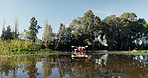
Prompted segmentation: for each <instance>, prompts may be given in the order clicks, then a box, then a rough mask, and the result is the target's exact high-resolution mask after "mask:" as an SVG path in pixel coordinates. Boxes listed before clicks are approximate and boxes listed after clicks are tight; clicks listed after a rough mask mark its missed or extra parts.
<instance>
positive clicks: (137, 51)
mask: <svg viewBox="0 0 148 78" xmlns="http://www.w3.org/2000/svg"><path fill="white" fill-rule="evenodd" d="M123 53H148V50H132V51H123Z"/></svg>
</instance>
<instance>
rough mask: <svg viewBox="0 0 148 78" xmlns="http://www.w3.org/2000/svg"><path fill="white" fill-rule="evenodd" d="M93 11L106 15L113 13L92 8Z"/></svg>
mask: <svg viewBox="0 0 148 78" xmlns="http://www.w3.org/2000/svg"><path fill="white" fill-rule="evenodd" d="M94 13H95V14H103V15H106V16H109V15H112V14H113V13H111V12H108V11H101V10H94Z"/></svg>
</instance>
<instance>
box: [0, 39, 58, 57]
mask: <svg viewBox="0 0 148 78" xmlns="http://www.w3.org/2000/svg"><path fill="white" fill-rule="evenodd" d="M0 46H1V47H0V54H1V55H11V54H37V53H55V52H56V51H52V50H50V49H41V48H42V47H41V45H39V44H36V43H33V41H30V40H17V39H15V40H9V41H2V40H0Z"/></svg>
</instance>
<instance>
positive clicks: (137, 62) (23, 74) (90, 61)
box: [0, 53, 148, 78]
mask: <svg viewBox="0 0 148 78" xmlns="http://www.w3.org/2000/svg"><path fill="white" fill-rule="evenodd" d="M87 55H88V56H89V57H87V58H84V57H79V58H71V55H70V54H66V53H63V54H58V55H57V54H55V55H54V54H53V55H47V54H45V55H31V56H13V57H7V58H0V78H148V55H128V54H96V53H94V54H87Z"/></svg>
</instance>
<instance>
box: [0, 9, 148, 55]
mask: <svg viewBox="0 0 148 78" xmlns="http://www.w3.org/2000/svg"><path fill="white" fill-rule="evenodd" d="M41 28H44V31H43V32H44V33H43V38H42V39H38V38H37V34H38V33H39V29H41ZM18 30H19V29H18V19H16V21H15V22H14V30H11V26H10V25H9V26H8V27H7V28H6V27H5V23H4V25H3V30H2V34H1V40H0V46H1V47H0V52H1V53H2V54H20V53H22V54H26V53H33V52H35V53H38V51H42V52H43V51H44V49H46V50H50V49H52V50H62V49H66V50H67V49H71V46H72V45H74V46H78V45H82V46H85V45H88V46H89V48H88V49H106V50H133V49H138V50H143V49H144V50H147V49H148V23H147V22H146V21H145V19H144V18H138V16H137V15H136V14H135V13H123V14H121V15H120V16H116V15H110V16H107V17H106V18H104V19H103V20H101V19H100V18H99V17H98V16H95V15H94V13H93V12H92V11H91V10H88V11H87V12H86V13H84V16H82V17H78V18H76V19H74V20H72V22H71V23H70V24H69V26H67V27H66V26H65V25H64V24H62V23H61V24H60V28H59V32H58V33H54V32H52V26H51V25H49V24H48V20H46V21H45V25H44V26H43V27H41V26H40V25H38V21H37V19H36V18H35V17H32V18H31V19H30V26H29V28H28V30H27V29H25V30H24V31H18ZM46 50H45V51H46Z"/></svg>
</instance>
